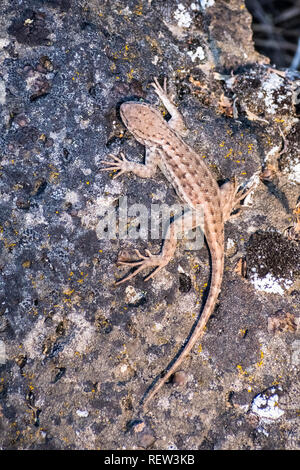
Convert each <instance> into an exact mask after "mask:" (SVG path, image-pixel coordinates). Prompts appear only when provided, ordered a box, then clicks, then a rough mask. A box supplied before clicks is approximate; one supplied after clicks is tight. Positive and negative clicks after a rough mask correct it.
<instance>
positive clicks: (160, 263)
mask: <svg viewBox="0 0 300 470" xmlns="http://www.w3.org/2000/svg"><path fill="white" fill-rule="evenodd" d="M135 252H136V254H137V255H138V257H139V259H138V260H137V261H118V264H120V265H123V266H131V267H138V268H137V269H136V270H135V271H134V272H133V273H131V274H128V276H126V277H124V279H121V281H117V282H116V285H119V284H122V283H123V282H126V281H129V279H132V278H133V277H135V276H136V275H137V274H138V273H139V272H140V271H142V270H143V269H145V268H152V267H154V266H156V268H155V269H154V271H153V272H152V273H151V274H149V275H148V276H147V277H145V279H144V280H145V281H148V280H149V279H151V278H152V277H153V276H155V274H157V273H158V271H160V270H161V269H162V268H163V267H164V266H165V265H166V264H167V263H168V260H165V259H164V258H163V257H162V256H161V255H152V253H150V251H149V250H145V252H146V256H144V255H142V254H141V253H140V252H139V250H135Z"/></svg>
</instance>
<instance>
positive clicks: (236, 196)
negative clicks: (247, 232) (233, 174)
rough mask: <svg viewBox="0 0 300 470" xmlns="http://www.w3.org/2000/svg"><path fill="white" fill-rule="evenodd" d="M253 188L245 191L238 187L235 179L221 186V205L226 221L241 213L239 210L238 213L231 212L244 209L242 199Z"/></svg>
mask: <svg viewBox="0 0 300 470" xmlns="http://www.w3.org/2000/svg"><path fill="white" fill-rule="evenodd" d="M252 189H253V187H252V186H251V187H250V188H248V189H247V190H246V191H245V192H244V191H243V189H239V188H238V184H237V182H236V180H235V179H234V180H233V181H227V182H226V183H224V184H223V185H222V186H221V187H220V195H221V206H222V211H223V221H224V222H226V221H227V220H229V219H233V218H235V217H237V216H238V215H239V212H238V213H237V214H236V213H235V214H231V213H232V212H233V211H239V210H241V209H243V207H244V206H242V205H241V201H242V200H243V199H245V197H246V196H247V195H248V194H249V193H250V192H251V191H252Z"/></svg>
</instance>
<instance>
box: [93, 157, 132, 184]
mask: <svg viewBox="0 0 300 470" xmlns="http://www.w3.org/2000/svg"><path fill="white" fill-rule="evenodd" d="M120 156H121V158H119V157H117V156H116V155H113V154H112V153H110V154H109V155H108V157H111V158H112V159H113V161H111V160H110V161H109V160H100V163H103V164H104V165H108V166H107V168H101V169H100V171H112V170H119V173H117V174H116V176H115V178H118V177H119V176H120V175H122V174H123V173H127V172H128V171H130V162H129V161H128V160H126V157H125V155H124V153H122V152H121V153H120Z"/></svg>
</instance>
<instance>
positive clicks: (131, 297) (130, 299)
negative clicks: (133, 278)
mask: <svg viewBox="0 0 300 470" xmlns="http://www.w3.org/2000/svg"><path fill="white" fill-rule="evenodd" d="M125 294H126V297H125V301H126V303H128V304H136V303H137V302H139V301H140V300H141V299H142V298H143V297H144V292H142V291H138V290H136V289H135V288H134V287H133V286H127V287H126V289H125Z"/></svg>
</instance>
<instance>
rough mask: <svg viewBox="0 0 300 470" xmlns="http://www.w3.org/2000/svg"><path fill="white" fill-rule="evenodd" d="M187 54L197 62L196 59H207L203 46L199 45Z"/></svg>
mask: <svg viewBox="0 0 300 470" xmlns="http://www.w3.org/2000/svg"><path fill="white" fill-rule="evenodd" d="M187 55H189V56H190V58H191V61H192V62H195V61H196V59H198V60H204V59H205V53H204V50H203V48H202V47H201V46H198V47H197V49H196V50H195V51H188V52H187Z"/></svg>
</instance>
